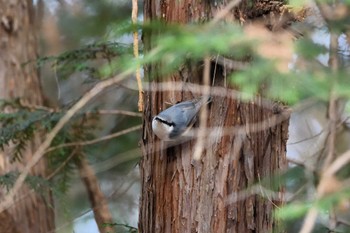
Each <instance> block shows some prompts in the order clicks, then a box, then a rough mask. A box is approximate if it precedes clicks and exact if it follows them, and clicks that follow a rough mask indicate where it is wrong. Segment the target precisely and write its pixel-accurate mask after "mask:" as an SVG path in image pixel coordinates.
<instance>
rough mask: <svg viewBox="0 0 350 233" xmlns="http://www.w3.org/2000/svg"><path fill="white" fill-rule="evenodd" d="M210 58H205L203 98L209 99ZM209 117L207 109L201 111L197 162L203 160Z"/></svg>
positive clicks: (195, 149) (194, 156)
mask: <svg viewBox="0 0 350 233" xmlns="http://www.w3.org/2000/svg"><path fill="white" fill-rule="evenodd" d="M209 76H210V58H209V57H205V58H204V71H203V84H204V87H203V98H208V97H209V91H210V87H209V82H210V77H209ZM207 116H208V109H207V108H206V107H204V108H202V109H201V113H200V116H199V124H200V125H199V130H198V140H197V143H196V146H195V148H194V153H193V158H194V159H195V160H199V159H200V158H201V154H202V152H203V147H204V141H205V135H206V131H207Z"/></svg>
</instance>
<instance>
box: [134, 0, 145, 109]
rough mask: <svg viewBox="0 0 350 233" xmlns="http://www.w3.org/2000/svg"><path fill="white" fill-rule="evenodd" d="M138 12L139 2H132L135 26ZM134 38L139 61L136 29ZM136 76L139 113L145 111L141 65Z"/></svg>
mask: <svg viewBox="0 0 350 233" xmlns="http://www.w3.org/2000/svg"><path fill="white" fill-rule="evenodd" d="M137 11H138V5H137V0H132V12H131V19H132V23H133V24H134V25H136V24H137ZM133 38H134V57H135V58H136V59H138V58H139V35H138V32H137V28H135V31H134V32H133ZM135 75H136V80H137V86H138V89H139V102H138V108H139V111H140V112H142V111H143V90H142V82H141V72H140V65H137V68H136V74H135Z"/></svg>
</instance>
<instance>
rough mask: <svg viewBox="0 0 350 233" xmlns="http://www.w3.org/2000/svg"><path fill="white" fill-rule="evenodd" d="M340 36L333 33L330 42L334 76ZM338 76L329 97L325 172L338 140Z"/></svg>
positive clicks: (330, 63)
mask: <svg viewBox="0 0 350 233" xmlns="http://www.w3.org/2000/svg"><path fill="white" fill-rule="evenodd" d="M337 51H338V35H337V34H335V33H331V41H330V56H329V61H328V65H329V66H330V67H331V69H332V71H333V73H334V74H336V72H337V70H338V58H337ZM335 78H336V76H334V77H333V79H332V85H331V92H330V97H329V107H328V117H329V136H328V142H327V144H328V153H327V157H326V160H325V162H324V164H323V170H325V169H326V168H327V167H328V166H329V165H330V164H331V162H332V160H333V159H334V151H335V139H336V130H337V121H338V119H339V117H338V110H337V98H336V96H335V93H334V85H335V83H336V80H335Z"/></svg>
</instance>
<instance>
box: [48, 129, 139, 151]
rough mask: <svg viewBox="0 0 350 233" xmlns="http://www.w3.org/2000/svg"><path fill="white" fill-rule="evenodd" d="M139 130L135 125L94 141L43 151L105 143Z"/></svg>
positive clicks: (66, 144) (63, 145) (49, 149)
mask: <svg viewBox="0 0 350 233" xmlns="http://www.w3.org/2000/svg"><path fill="white" fill-rule="evenodd" d="M141 128H142V125H137V126H134V127H131V128H128V129H125V130H122V131H119V132H116V133H113V134H109V135H106V136H104V137H100V138H96V139H93V140H90V141H83V142H70V143H65V144H61V145H58V146H55V147H50V148H48V149H47V150H46V151H45V153H48V152H51V151H53V150H57V149H60V148H63V147H70V146H87V145H91V144H95V143H99V142H102V141H106V140H109V139H112V138H116V137H119V136H122V135H124V134H128V133H130V132H133V131H136V130H139V129H141Z"/></svg>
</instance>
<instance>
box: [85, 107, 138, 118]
mask: <svg viewBox="0 0 350 233" xmlns="http://www.w3.org/2000/svg"><path fill="white" fill-rule="evenodd" d="M95 112H96V113H97V114H101V115H112V114H116V115H125V116H133V117H142V113H138V112H131V111H126V110H115V109H112V110H103V109H101V110H98V111H95ZM95 112H91V114H93V113H95ZM88 113H90V112H88Z"/></svg>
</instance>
